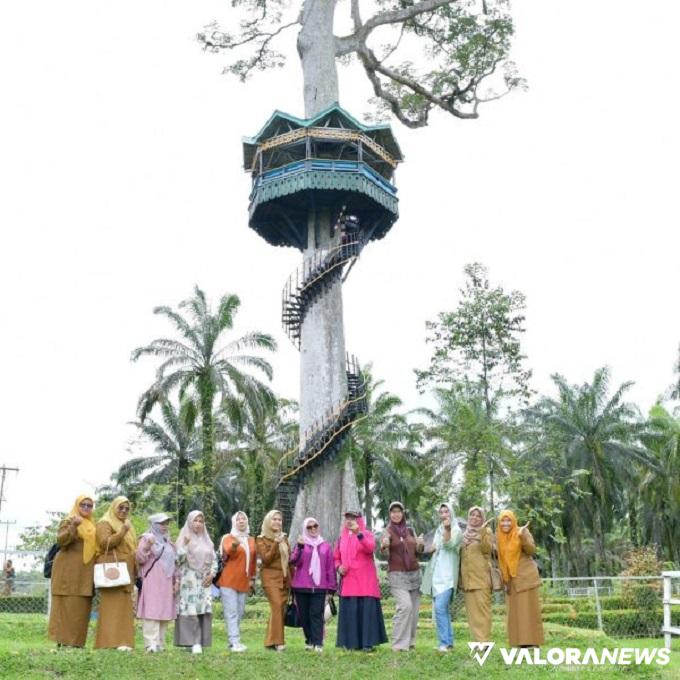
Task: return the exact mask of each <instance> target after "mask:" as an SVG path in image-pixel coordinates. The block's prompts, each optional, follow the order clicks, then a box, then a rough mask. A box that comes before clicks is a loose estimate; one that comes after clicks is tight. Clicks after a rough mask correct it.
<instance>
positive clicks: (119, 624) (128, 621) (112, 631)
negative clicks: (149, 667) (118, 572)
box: [94, 586, 135, 649]
mask: <svg viewBox="0 0 680 680" xmlns="http://www.w3.org/2000/svg"><path fill="white" fill-rule="evenodd" d="M123 588H124V586H123V587H120V588H101V589H100V590H99V616H98V618H97V637H96V639H95V642H94V646H95V649H107V648H115V647H134V646H135V612H134V608H133V602H132V593H129V592H126V591H125V590H124V589H123Z"/></svg>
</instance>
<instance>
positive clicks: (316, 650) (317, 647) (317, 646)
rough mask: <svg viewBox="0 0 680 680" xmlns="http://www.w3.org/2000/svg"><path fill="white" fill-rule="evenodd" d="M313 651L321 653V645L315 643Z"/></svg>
mask: <svg viewBox="0 0 680 680" xmlns="http://www.w3.org/2000/svg"><path fill="white" fill-rule="evenodd" d="M314 651H315V652H318V653H319V654H321V653H322V652H323V647H320V646H319V645H315V646H314Z"/></svg>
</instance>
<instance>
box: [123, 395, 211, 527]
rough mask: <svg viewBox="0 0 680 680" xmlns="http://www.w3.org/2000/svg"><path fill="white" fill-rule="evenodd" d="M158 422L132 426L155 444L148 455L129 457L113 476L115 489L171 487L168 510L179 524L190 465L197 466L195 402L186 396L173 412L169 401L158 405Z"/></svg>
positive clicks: (144, 422) (185, 506)
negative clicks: (152, 451)
mask: <svg viewBox="0 0 680 680" xmlns="http://www.w3.org/2000/svg"><path fill="white" fill-rule="evenodd" d="M159 405H160V412H161V418H162V420H161V422H159V421H156V420H153V419H151V418H148V417H147V418H146V419H145V420H144V421H141V420H140V421H136V422H134V423H132V425H134V426H135V427H136V428H137V430H138V431H139V433H140V435H141V437H142V439H146V440H148V441H150V442H151V443H153V444H155V453H154V454H153V455H151V456H139V457H136V458H132V459H130V460H128V461H126V462H125V463H123V465H121V466H120V468H119V469H118V472H116V473H115V474H114V479H115V481H116V483H117V485H118V486H120V487H123V488H125V487H127V486H130V485H133V484H135V483H138V482H140V481H143V482H144V484H148V483H159V484H170V485H171V498H172V499H173V500H172V501H171V505H170V507H167V508H166V509H167V510H170V508H171V507H172V509H173V510H174V511H175V512H176V513H177V514H176V517H177V521H181V519H182V518H183V517H185V516H186V513H187V489H188V487H189V483H190V479H189V473H190V468H191V466H192V465H193V464H194V463H196V461H197V459H198V454H199V450H200V446H199V437H198V435H199V433H198V432H197V428H196V417H197V409H196V403H195V402H194V401H193V400H192V399H190V398H188V397H187V396H185V397H184V398H183V399H182V401H181V402H180V406H179V409H175V407H174V406H173V405H172V403H171V402H170V400H169V399H163V400H162V401H160V402H159Z"/></svg>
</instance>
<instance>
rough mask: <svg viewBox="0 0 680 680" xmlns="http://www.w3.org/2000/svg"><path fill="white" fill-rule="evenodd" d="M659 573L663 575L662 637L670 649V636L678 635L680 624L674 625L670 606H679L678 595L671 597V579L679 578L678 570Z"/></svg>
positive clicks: (679, 572) (679, 599) (679, 598)
mask: <svg viewBox="0 0 680 680" xmlns="http://www.w3.org/2000/svg"><path fill="white" fill-rule="evenodd" d="M661 575H662V576H663V629H662V630H663V639H664V645H665V647H666V649H670V648H671V641H672V636H673V635H680V625H678V626H674V625H673V620H672V616H671V612H672V610H671V607H672V606H674V605H678V606H680V597H673V579H680V571H663V572H661ZM677 590H678V589H677V588H676V591H677Z"/></svg>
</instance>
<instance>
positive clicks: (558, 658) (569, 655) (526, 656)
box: [468, 642, 671, 666]
mask: <svg viewBox="0 0 680 680" xmlns="http://www.w3.org/2000/svg"><path fill="white" fill-rule="evenodd" d="M468 647H470V656H472V657H473V658H474V659H476V661H477V663H478V664H479V665H480V666H483V665H484V663H485V662H486V660H487V659H488V658H489V654H490V653H491V650H492V649H493V648H494V643H493V642H486V643H484V642H468ZM498 650H499V651H500V653H501V656H502V657H503V662H504V663H505V665H506V666H521V665H522V664H526V665H528V666H562V665H566V666H651V665H652V664H656V665H658V666H665V665H666V664H667V663H668V662H669V661H670V653H671V652H670V650H669V649H666V648H665V647H653V648H652V649H638V648H636V647H615V648H614V649H607V648H606V647H605V648H604V649H593V648H592V647H587V648H586V649H585V650H583V649H578V648H576V647H566V648H565V649H562V648H561V647H551V648H550V649H548V650H542V649H539V648H537V647H534V648H531V649H529V648H518V647H511V648H510V649H506V648H505V647H499V648H498Z"/></svg>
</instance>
